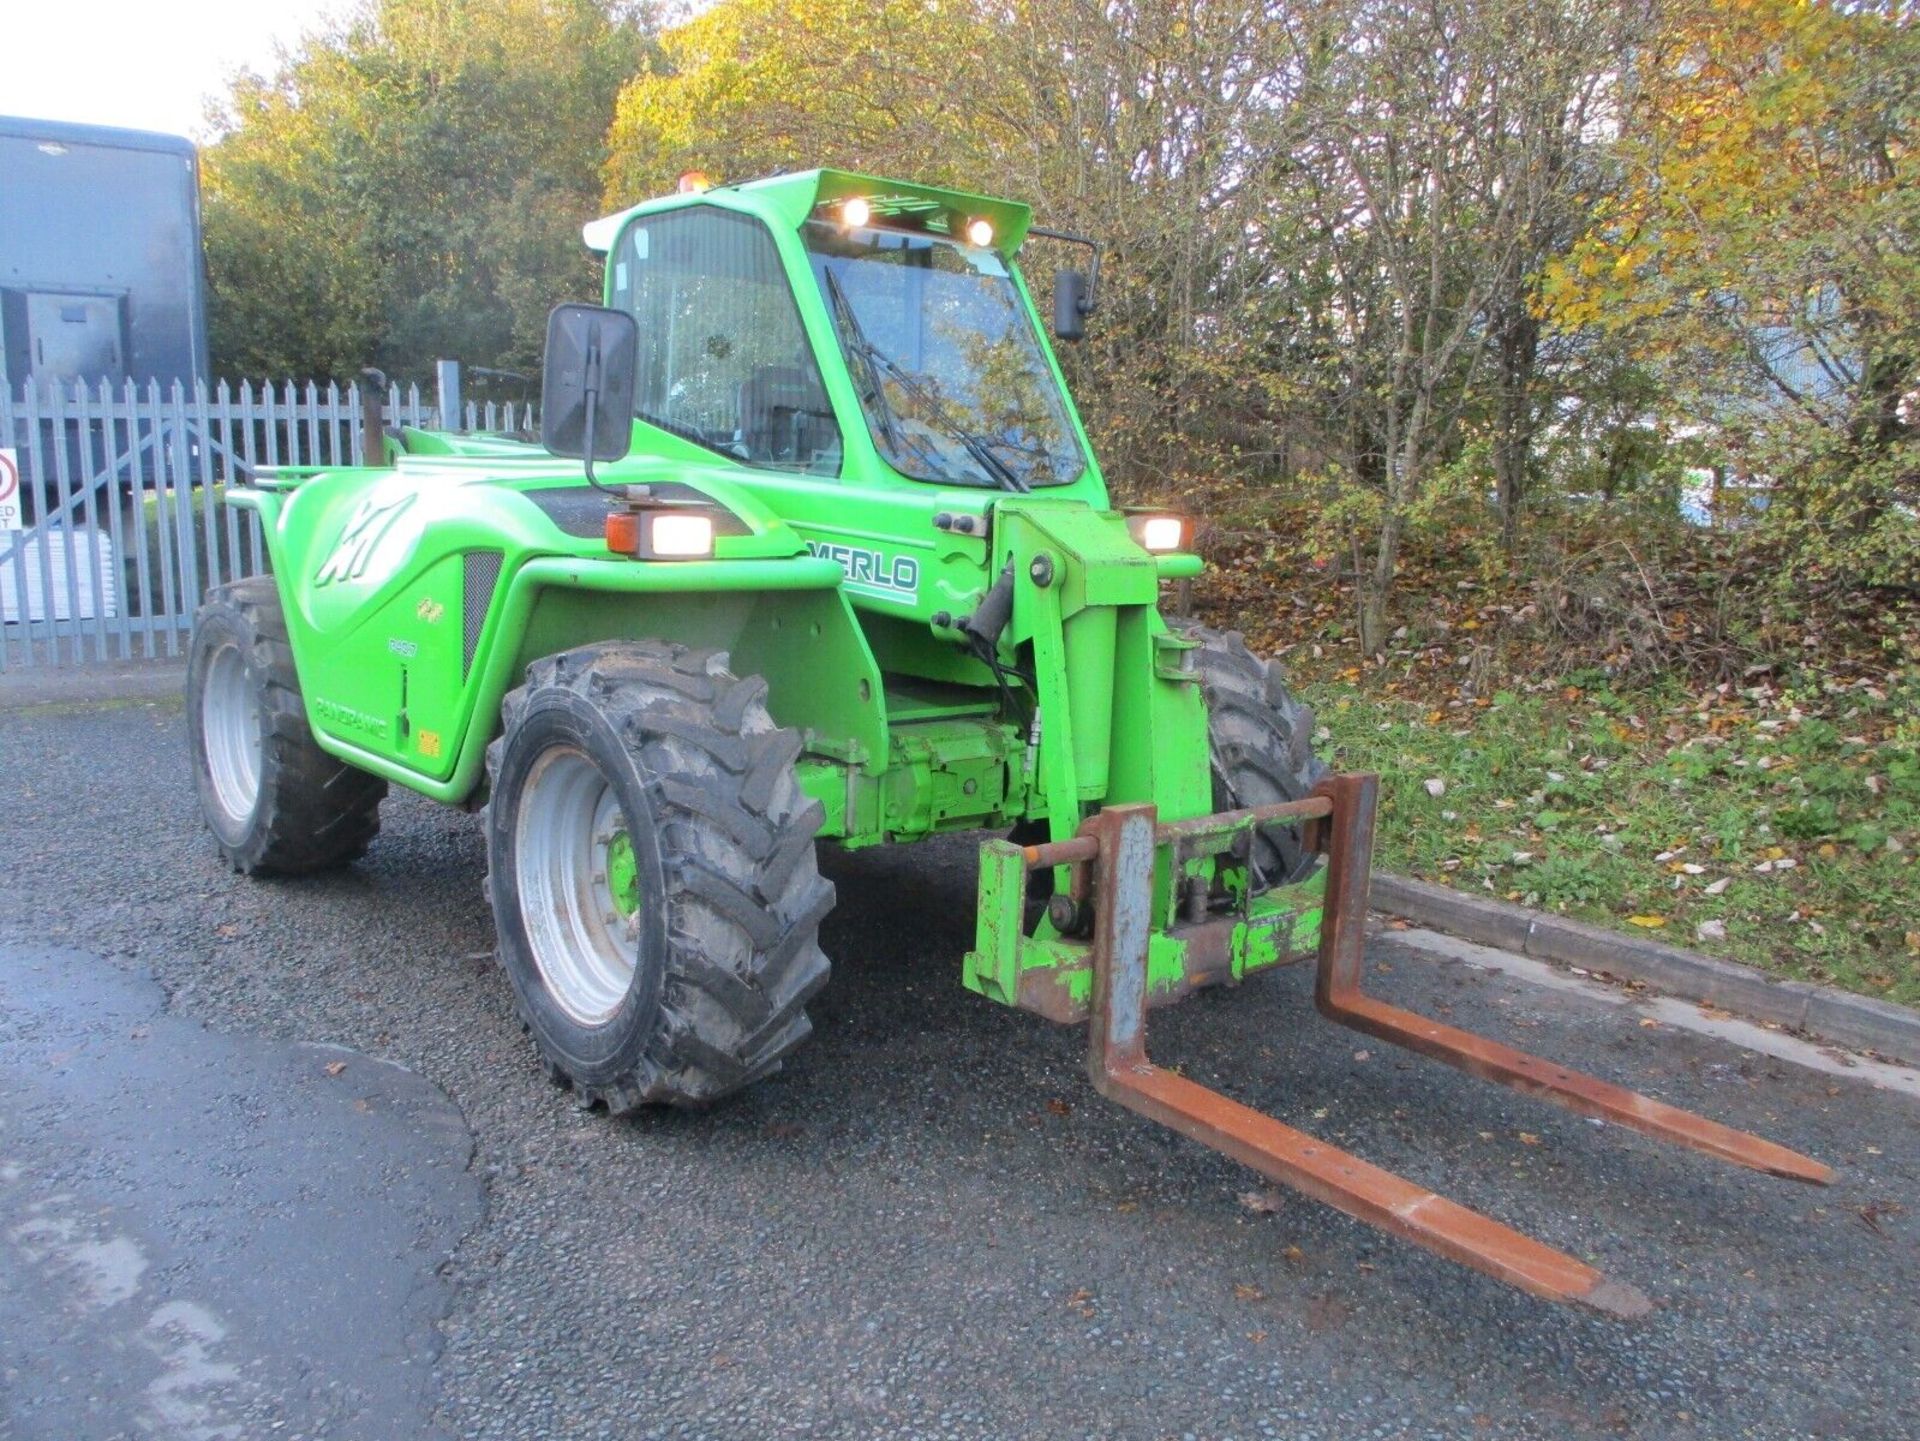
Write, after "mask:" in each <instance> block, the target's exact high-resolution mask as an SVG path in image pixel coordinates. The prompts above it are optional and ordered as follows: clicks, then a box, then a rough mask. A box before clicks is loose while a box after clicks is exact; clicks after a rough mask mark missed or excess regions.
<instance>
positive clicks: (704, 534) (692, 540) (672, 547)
mask: <svg viewBox="0 0 1920 1441" xmlns="http://www.w3.org/2000/svg"><path fill="white" fill-rule="evenodd" d="M652 518H653V527H652V529H653V534H652V537H651V539H652V542H653V544H652V545H651V546H649V547H648V549H650V550H651V551H652V552H653V553H654V554H655V555H657V556H660V557H662V558H663V559H673V560H686V559H688V558H690V557H694V556H702V555H712V554H713V517H712V516H708V515H675V514H674V513H673V512H672V511H656V512H654V515H653V517H652Z"/></svg>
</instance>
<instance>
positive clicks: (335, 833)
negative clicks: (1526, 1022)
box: [187, 576, 387, 876]
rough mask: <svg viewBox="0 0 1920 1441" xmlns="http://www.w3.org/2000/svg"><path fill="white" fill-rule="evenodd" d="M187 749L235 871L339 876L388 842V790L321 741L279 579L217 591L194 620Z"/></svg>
mask: <svg viewBox="0 0 1920 1441" xmlns="http://www.w3.org/2000/svg"><path fill="white" fill-rule="evenodd" d="M187 746H188V749H189V750H190V751H191V753H192V756H193V777H194V784H195V787H196V788H197V789H198V791H199V793H200V810H201V814H202V815H203V816H205V818H206V822H207V829H208V830H210V831H212V832H213V837H214V840H215V841H217V842H218V843H219V846H220V853H221V854H222V855H223V856H225V857H226V859H227V862H228V864H230V865H231V866H232V867H233V868H234V869H235V870H236V871H240V872H242V873H244V874H246V875H262V876H268V875H272V876H292V875H303V874H305V873H307V872H310V871H323V870H329V869H331V868H333V867H336V866H343V865H346V864H347V863H348V862H349V861H353V860H357V859H359V857H361V856H362V855H364V854H365V853H366V849H367V847H368V846H369V845H370V844H372V842H373V838H374V836H376V835H377V834H379V831H380V802H381V800H382V799H383V798H384V797H385V796H386V793H387V783H386V782H385V781H384V780H381V779H380V778H379V777H378V776H373V775H369V774H367V772H365V771H363V770H360V769H358V768H356V767H354V766H351V765H348V764H347V763H346V762H345V761H342V760H339V759H337V758H335V757H333V756H330V755H328V754H327V753H326V752H325V751H323V750H321V749H320V747H319V744H318V743H317V742H316V741H315V740H314V738H313V732H312V730H311V729H309V728H308V725H307V708H306V705H305V703H304V702H303V701H302V700H301V698H300V677H299V675H298V674H297V673H296V672H295V670H294V664H293V647H292V646H291V645H290V644H289V643H288V640H287V625H286V620H285V618H284V617H283V616H282V614H281V611H280V593H279V591H278V590H277V589H276V588H275V586H274V583H273V579H272V577H270V576H257V577H255V578H253V579H251V580H241V581H235V582H234V583H233V584H232V585H223V586H218V587H216V588H214V589H213V590H210V591H209V592H207V601H206V604H205V605H203V606H201V607H200V611H199V613H198V614H197V615H195V616H194V618H193V640H192V642H191V644H190V646H189V650H188V659H187Z"/></svg>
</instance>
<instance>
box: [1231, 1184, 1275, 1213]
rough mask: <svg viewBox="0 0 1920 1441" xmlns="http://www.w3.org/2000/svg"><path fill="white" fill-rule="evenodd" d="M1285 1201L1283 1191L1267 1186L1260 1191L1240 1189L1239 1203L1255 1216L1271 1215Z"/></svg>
mask: <svg viewBox="0 0 1920 1441" xmlns="http://www.w3.org/2000/svg"><path fill="white" fill-rule="evenodd" d="M1285 1203H1286V1196H1285V1193H1284V1192H1281V1191H1277V1190H1275V1189H1274V1188H1273V1187H1271V1186H1269V1187H1267V1188H1266V1189H1265V1190H1262V1191H1242V1192H1241V1193H1240V1204H1241V1205H1242V1206H1245V1207H1246V1208H1247V1209H1248V1210H1249V1211H1251V1212H1253V1214H1254V1215H1256V1216H1271V1215H1273V1214H1274V1212H1276V1211H1278V1210H1279V1209H1280V1207H1281V1206H1282V1205H1284V1204H1285Z"/></svg>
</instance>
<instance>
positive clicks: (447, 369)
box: [433, 360, 463, 430]
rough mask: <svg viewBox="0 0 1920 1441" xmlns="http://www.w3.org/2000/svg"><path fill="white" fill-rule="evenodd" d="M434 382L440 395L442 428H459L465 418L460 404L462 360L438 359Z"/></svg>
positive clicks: (434, 365) (434, 370)
mask: <svg viewBox="0 0 1920 1441" xmlns="http://www.w3.org/2000/svg"><path fill="white" fill-rule="evenodd" d="M433 383H434V386H435V388H436V389H437V390H438V391H439V395H440V428H441V429H442V430H458V429H460V422H461V420H462V418H463V411H462V409H461V405H460V362H459V361H457V360H436V361H434V363H433Z"/></svg>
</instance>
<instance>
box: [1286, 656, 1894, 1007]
mask: <svg viewBox="0 0 1920 1441" xmlns="http://www.w3.org/2000/svg"><path fill="white" fill-rule="evenodd" d="M1351 675H1352V672H1348V673H1347V676H1348V677H1351ZM1303 679H1304V678H1303ZM1581 679H1582V678H1580V677H1570V678H1569V681H1570V682H1572V683H1565V684H1555V685H1551V686H1545V685H1543V686H1541V687H1539V688H1537V689H1534V690H1532V691H1505V690H1503V691H1497V692H1495V693H1494V694H1493V695H1491V696H1488V697H1486V698H1483V699H1468V700H1464V701H1463V700H1452V701H1448V702H1445V703H1443V704H1440V705H1438V706H1436V705H1434V704H1433V703H1431V702H1429V701H1424V700H1414V699H1405V698H1395V697H1392V696H1384V695H1381V694H1378V693H1377V692H1375V691H1373V690H1369V689H1363V688H1362V686H1363V684H1364V680H1359V681H1357V680H1355V679H1351V678H1345V677H1342V678H1335V679H1330V680H1323V681H1318V682H1314V681H1307V682H1306V683H1305V684H1303V686H1302V690H1303V693H1304V694H1305V696H1306V698H1307V699H1308V700H1310V701H1311V702H1312V703H1313V704H1314V705H1315V707H1316V709H1317V711H1318V715H1319V721H1320V724H1321V726H1322V727H1323V729H1324V730H1325V731H1326V732H1327V735H1326V736H1325V737H1323V738H1322V747H1323V749H1329V750H1330V751H1331V753H1332V759H1333V760H1334V763H1335V764H1336V765H1337V766H1339V767H1340V768H1343V769H1352V770H1374V771H1378V772H1380V774H1381V778H1382V784H1381V821H1380V833H1379V846H1380V850H1379V855H1378V857H1377V862H1376V863H1377V864H1378V865H1379V866H1380V867H1381V868H1383V869H1388V870H1396V871H1402V872H1405V873H1407V874H1411V875H1415V876H1419V877H1421V878H1422V879H1425V880H1430V881H1437V882H1440V883H1443V884H1446V885H1450V886H1454V887H1457V888H1460V889H1463V890H1477V891H1482V892H1487V893H1491V894H1493V895H1495V896H1498V897H1500V898H1502V899H1506V900H1511V901H1516V902H1520V903H1522V904H1525V905H1531V906H1537V907H1541V908H1543V909H1546V910H1551V911H1557V912H1560V913H1563V914H1566V915H1570V916H1576V917H1578V918H1580V919H1583V920H1588V921H1594V922H1598V923H1601V924H1606V925H1613V926H1617V927H1619V928H1621V929H1623V930H1627V931H1635V932H1638V933H1639V934H1643V935H1652V936H1655V937H1657V938H1660V939H1663V940H1668V941H1671V942H1673V943H1674V944H1677V945H1683V946H1689V947H1693V948H1696V949H1699V950H1703V951H1706V952H1709V953H1711V954H1714V955H1720V956H1725V957H1727V958H1728V959H1731V960H1736V961H1741V962H1744V963H1746V964H1748V965H1754V966H1759V967H1761V968H1763V969H1766V970H1769V971H1773V972H1776V973H1778V974H1782V975H1788V976H1795V977H1799V978H1801V979H1805V980H1815V981H1826V982H1831V983H1833V984H1836V985H1840V986H1844V987H1846V988H1847V989H1849V990H1854V991H1860V992H1863V993H1865V994H1868V995H1874V996H1881V997H1885V998H1887V999H1889V1000H1894V1001H1900V1002H1904V1003H1907V1004H1910V1005H1911V1004H1920V868H1917V867H1916V864H1915V857H1916V852H1917V851H1920V726H1916V723H1915V721H1914V716H1915V715H1916V714H1920V697H1916V696H1915V695H1912V694H1903V693H1893V694H1889V693H1888V692H1887V691H1886V690H1884V689H1881V688H1876V687H1872V686H1861V687H1859V688H1857V689H1856V690H1854V691H1852V692H1851V693H1846V694H1841V695H1837V696H1836V695H1833V694H1827V695H1825V696H1823V697H1821V701H1822V705H1821V707H1820V710H1821V713H1820V714H1813V713H1811V711H1810V710H1803V709H1802V708H1801V707H1800V706H1799V705H1797V704H1796V703H1795V701H1794V699H1793V698H1792V697H1791V695H1782V694H1779V693H1776V692H1774V691H1772V690H1771V689H1767V688H1755V689H1752V690H1739V689H1735V688H1732V687H1727V686H1722V687H1718V688H1716V689H1710V690H1708V691H1705V692H1704V693H1700V694H1694V693H1689V692H1688V691H1686V690H1684V689H1683V688H1681V687H1678V686H1672V687H1666V688H1662V687H1656V688H1652V689H1647V690H1641V691H1634V692H1627V693H1616V692H1615V691H1614V690H1612V689H1610V688H1609V687H1608V686H1607V685H1606V684H1605V683H1604V681H1602V680H1600V679H1599V678H1597V677H1587V678H1586V679H1587V680H1588V681H1589V682H1591V683H1589V684H1581V683H1578V682H1579V681H1580V680H1581ZM1432 782H1438V786H1434V785H1431V784H1430V783H1432ZM1435 789H1438V790H1440V794H1438V795H1435V794H1432V793H1431V792H1432V791H1433V790H1435Z"/></svg>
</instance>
